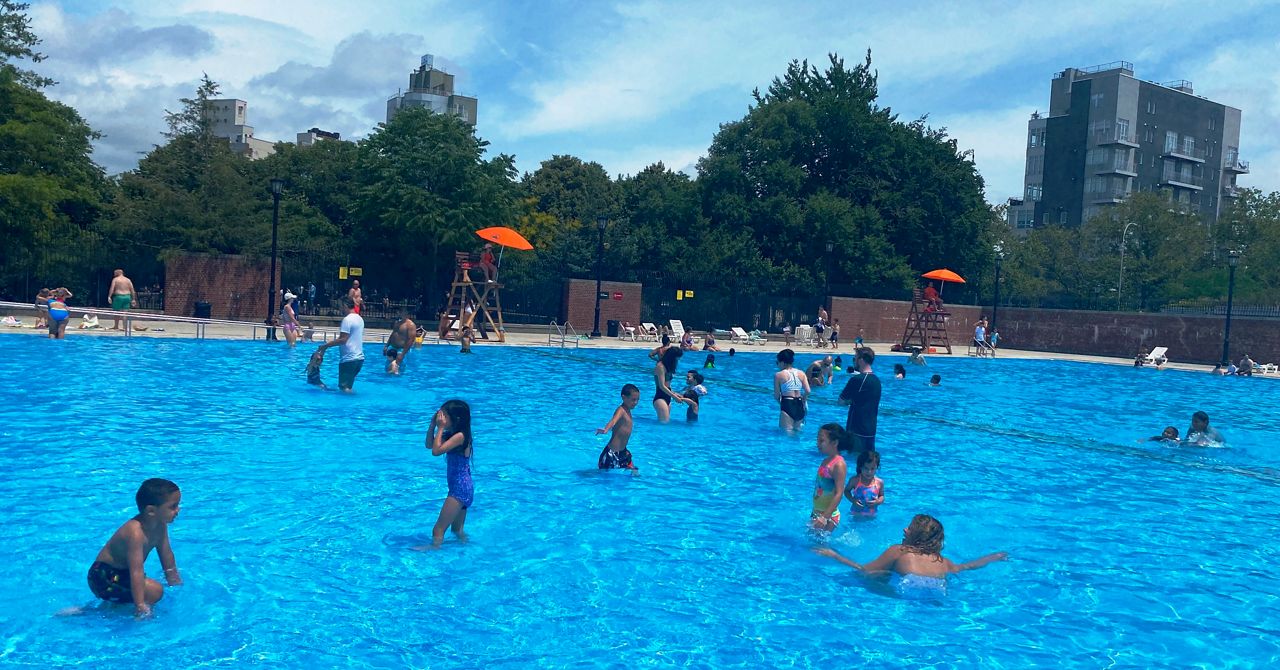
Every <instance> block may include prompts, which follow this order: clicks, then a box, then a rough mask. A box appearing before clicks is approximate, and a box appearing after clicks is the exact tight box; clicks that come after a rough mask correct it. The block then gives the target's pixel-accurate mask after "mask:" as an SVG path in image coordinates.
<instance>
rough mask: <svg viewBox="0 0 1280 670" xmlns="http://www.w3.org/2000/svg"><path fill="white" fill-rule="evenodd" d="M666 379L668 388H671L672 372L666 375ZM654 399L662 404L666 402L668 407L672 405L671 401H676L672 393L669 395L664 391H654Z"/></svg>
mask: <svg viewBox="0 0 1280 670" xmlns="http://www.w3.org/2000/svg"><path fill="white" fill-rule="evenodd" d="M666 377H667V388H671V372H670V371H668V372H667V373H666ZM653 399H654V400H661V401H662V402H665V403H667V404H668V405H670V404H671V401H672V400H675V398H674V397H672V395H671V394H670V393H667V392H666V391H663V390H662V389H658V390H657V391H654V393H653Z"/></svg>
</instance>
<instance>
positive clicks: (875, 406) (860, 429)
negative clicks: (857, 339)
mask: <svg viewBox="0 0 1280 670" xmlns="http://www.w3.org/2000/svg"><path fill="white" fill-rule="evenodd" d="M875 359H876V353H875V352H874V351H872V350H871V349H869V348H867V347H861V348H859V349H858V353H857V366H858V373H857V374H855V375H851V376H850V377H849V383H848V384H846V385H845V387H844V390H843V391H841V392H840V404H841V405H848V406H849V418H848V420H847V421H846V422H845V430H846V431H848V432H849V435H850V437H852V438H853V439H852V442H853V445H852V446H853V451H855V452H863V451H875V450H876V418H877V417H878V416H879V414H880V378H879V377H876V375H875V373H873V372H872V371H871V363H872V362H873V361H875Z"/></svg>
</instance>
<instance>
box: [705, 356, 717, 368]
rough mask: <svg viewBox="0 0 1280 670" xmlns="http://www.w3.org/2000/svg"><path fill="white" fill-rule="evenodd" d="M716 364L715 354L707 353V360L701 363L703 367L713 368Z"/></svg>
mask: <svg viewBox="0 0 1280 670" xmlns="http://www.w3.org/2000/svg"><path fill="white" fill-rule="evenodd" d="M715 366H716V355H715V354H707V360H706V362H704V363H703V364H702V367H703V368H714V367H715Z"/></svg>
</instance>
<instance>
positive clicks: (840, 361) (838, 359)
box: [836, 356, 844, 365]
mask: <svg viewBox="0 0 1280 670" xmlns="http://www.w3.org/2000/svg"><path fill="white" fill-rule="evenodd" d="M836 365H844V356H836Z"/></svg>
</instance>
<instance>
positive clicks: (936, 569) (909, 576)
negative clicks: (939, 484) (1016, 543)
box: [814, 514, 1009, 596]
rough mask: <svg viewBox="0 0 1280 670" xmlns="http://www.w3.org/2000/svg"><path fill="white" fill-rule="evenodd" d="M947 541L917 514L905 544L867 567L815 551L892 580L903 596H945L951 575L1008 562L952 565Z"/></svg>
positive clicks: (991, 557) (938, 527)
mask: <svg viewBox="0 0 1280 670" xmlns="http://www.w3.org/2000/svg"><path fill="white" fill-rule="evenodd" d="M944 539H945V538H944V534H943V531H942V524H941V523H939V522H938V520H937V519H935V518H933V517H931V516H929V515H928V514H917V515H916V516H915V518H914V519H912V520H911V525H909V526H907V527H906V528H904V529H903V530H902V544H895V545H893V546H891V547H889V548H888V549H886V550H885V551H884V553H883V554H880V557H879V558H877V559H876V560H874V561H871V562H870V563H867V564H865V565H859V564H858V563H854V562H853V561H851V560H849V559H847V558H845V557H844V556H841V555H840V554H838V553H836V552H835V551H834V550H832V549H827V548H825V547H824V548H821V549H815V550H814V551H815V552H816V553H818V554H820V555H822V556H828V557H830V558H834V559H836V560H837V561H840V562H841V563H844V564H845V565H847V566H849V567H851V568H853V569H854V570H860V571H862V572H863V573H866V574H868V575H890V576H892V577H893V580H894V588H895V589H896V590H897V591H898V594H899V595H903V596H912V595H916V596H919V595H924V596H939V595H945V594H946V592H947V576H948V575H951V574H953V573H956V572H963V571H965V570H976V569H978V568H981V567H983V566H986V565H988V564H990V563H994V562H996V561H1003V560H1006V559H1008V558H1009V554H1008V553H1007V552H1003V551H1000V552H996V553H994V554H987V555H986V556H983V557H982V558H979V559H976V560H972V561H968V562H966V563H953V562H951V560H950V559H948V558H946V557H944V556H943V555H942V544H943V541H944Z"/></svg>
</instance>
